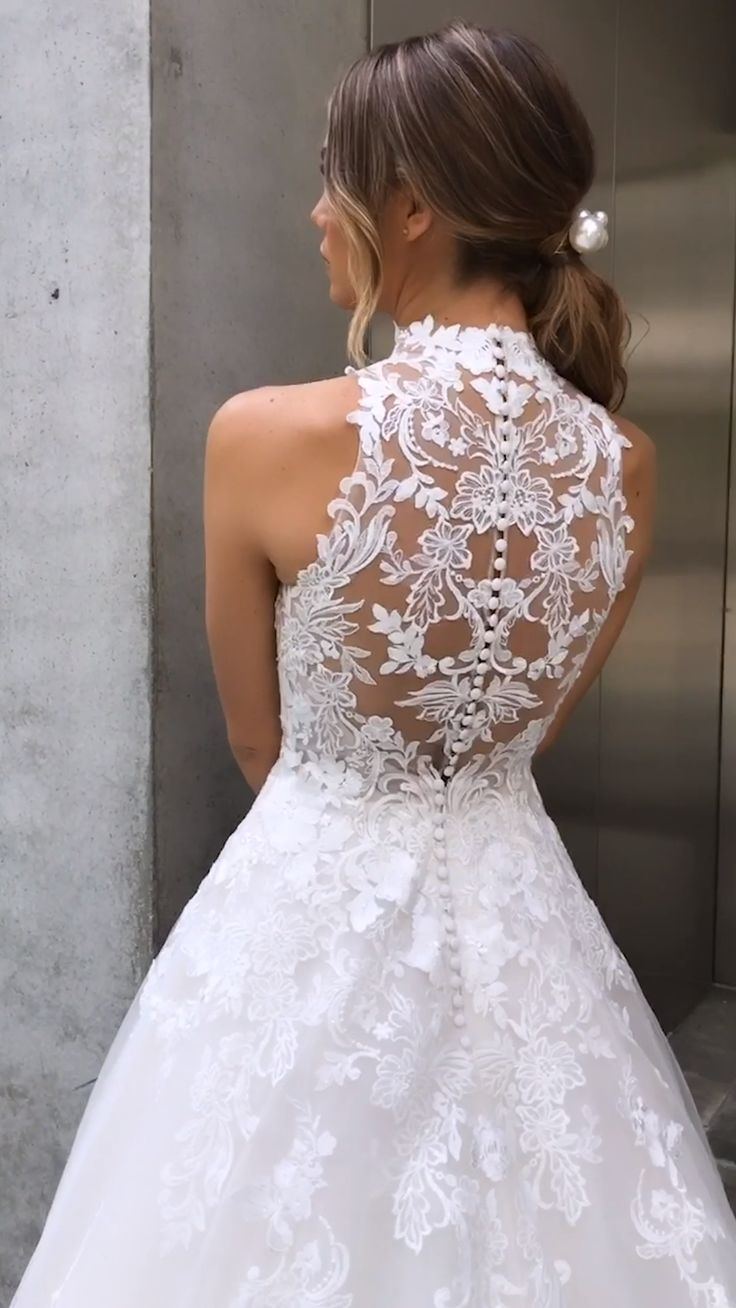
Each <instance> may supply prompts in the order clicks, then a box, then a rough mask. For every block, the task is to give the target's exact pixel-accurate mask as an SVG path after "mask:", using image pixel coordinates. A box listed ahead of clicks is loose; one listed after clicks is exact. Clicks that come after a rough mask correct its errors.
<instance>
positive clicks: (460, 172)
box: [324, 22, 629, 408]
mask: <svg viewBox="0 0 736 1308" xmlns="http://www.w3.org/2000/svg"><path fill="white" fill-rule="evenodd" d="M594 172H595V155H594V146H593V139H592V135H591V131H590V127H589V126H588V123H587V120H586V118H585V115H584V114H583V112H582V110H581V108H580V106H579V105H578V103H577V101H576V100H575V98H574V96H573V95H572V93H571V91H570V89H569V87H568V86H567V84H566V82H565V81H564V79H563V77H562V76H561V74H560V72H559V70H558V69H557V68H556V67H555V65H554V64H553V63H552V62H551V60H550V59H549V58H548V57H547V56H546V55H545V54H544V52H543V51H542V50H540V49H539V47H538V46H536V45H535V44H534V43H533V42H532V41H529V40H527V39H526V38H524V37H521V36H517V35H514V34H512V33H508V32H496V31H491V30H486V29H484V28H479V27H474V26H471V25H469V24H467V23H462V22H457V23H451V24H450V25H449V26H447V27H445V28H443V29H442V30H441V31H438V32H434V33H431V34H429V35H427V36H417V37H411V38H410V39H409V40H406V41H399V42H397V43H395V44H391V45H383V46H379V47H378V48H377V49H375V50H372V51H371V52H370V53H368V54H367V55H364V56H363V57H362V58H361V59H358V60H357V61H356V62H355V63H354V64H353V65H352V67H351V68H350V69H349V70H348V72H347V73H346V74H345V76H344V77H343V78H342V80H341V81H340V82H339V84H338V86H337V87H336V88H335V91H334V92H333V94H332V97H331V99H330V103H329V111H328V124H327V139H326V142H325V154H324V173H325V190H326V194H327V197H328V199H329V201H330V203H331V205H332V208H333V210H334V213H335V217H336V219H337V221H338V222H339V223H340V226H341V229H342V230H343V232H344V234H345V238H346V241H347V247H348V273H349V276H350V279H351V283H352V286H353V288H354V292H355V297H356V304H355V309H354V313H353V317H352V321H351V324H350V330H349V335H348V350H349V353H350V356H351V358H352V359H353V361H354V362H357V363H362V362H364V361H365V357H366V356H365V337H366V330H367V328H368V325H369V323H370V320H371V318H372V317H373V314H374V313H375V311H376V308H377V305H378V302H379V298H380V294H381V283H382V262H383V261H382V250H381V240H380V236H379V221H380V218H381V214H382V213H383V210H384V206H385V204H386V201H387V199H388V197H389V195H390V192H391V190H392V188H395V187H397V186H400V185H404V186H406V187H407V188H408V189H409V190H410V191H411V193H412V194H414V195H415V196H417V197H418V198H420V199H421V200H422V202H423V203H425V204H426V205H427V206H428V207H429V208H430V209H432V210H433V211H434V212H435V213H436V214H438V215H439V216H440V217H441V218H442V219H443V220H444V221H445V222H446V223H447V224H448V226H449V229H450V230H451V231H452V232H453V234H454V235H455V237H456V240H457V276H458V280H459V281H460V282H468V281H472V280H473V279H475V278H478V277H483V276H486V277H494V278H496V279H498V280H500V281H501V282H502V283H503V285H504V286H506V287H508V288H509V289H511V290H513V291H515V292H517V293H518V294H519V295H520V297H521V299H522V302H523V304H524V308H525V311H526V314H527V317H528V320H529V327H530V330H531V332H532V333H533V335H534V337H535V340H536V342H537V345H538V347H539V349H540V350H541V352H542V354H543V355H544V356H545V357H546V358H547V359H548V360H549V362H550V363H551V364H552V366H553V367H554V368H555V369H556V370H557V371H558V372H559V373H560V374H561V375H562V376H563V377H566V378H568V380H570V381H571V382H572V383H573V384H574V385H576V386H577V387H579V389H580V390H582V391H583V392H584V393H585V394H587V395H589V396H590V397H591V398H592V399H594V400H596V401H597V402H599V403H601V404H604V405H606V406H607V407H609V408H616V407H618V406H619V405H620V403H621V400H622V399H623V396H624V392H625V389H626V371H625V368H624V365H623V349H624V345H625V343H626V340H627V339H628V331H629V324H628V319H627V317H626V314H625V312H624V309H623V306H622V304H621V301H620V299H619V297H618V295H617V293H616V292H615V290H614V289H613V287H612V286H611V285H610V284H609V283H608V282H606V281H605V280H604V279H603V278H601V277H599V276H598V274H597V273H595V272H593V270H592V269H591V268H589V267H588V266H587V264H586V263H585V262H584V261H583V259H582V257H581V256H580V255H579V254H578V253H577V252H576V251H575V250H574V249H573V248H572V247H571V246H570V244H569V241H568V239H567V234H568V230H569V227H570V223H571V221H572V219H573V217H574V215H575V212H576V211H577V209H578V208H579V206H580V204H581V202H582V200H583V199H584V197H585V196H586V194H587V192H588V191H589V189H590V187H591V185H592V182H593V178H594Z"/></svg>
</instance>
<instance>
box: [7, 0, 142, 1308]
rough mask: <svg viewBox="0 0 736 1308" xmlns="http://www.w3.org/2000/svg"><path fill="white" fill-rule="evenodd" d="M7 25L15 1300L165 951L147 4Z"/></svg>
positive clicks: (65, 8) (60, 10)
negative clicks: (160, 910)
mask: <svg viewBox="0 0 736 1308" xmlns="http://www.w3.org/2000/svg"><path fill="white" fill-rule="evenodd" d="M0 27H1V31H2V38H1V39H0V156H1V157H2V160H3V164H2V174H3V177H2V191H1V193H0V285H1V286H2V292H1V294H2V304H3V323H2V336H1V338H0V415H1V417H0V442H1V445H0V448H1V455H0V459H1V466H2V475H1V476H0V537H1V539H0V721H1V722H2V737H1V739H0V752H1V755H2V761H1V764H0V982H1V985H2V1005H1V1007H0V1303H2V1304H6V1303H7V1302H8V1300H9V1297H10V1293H11V1292H12V1290H13V1289H14V1288H15V1285H16V1283H17V1280H18V1279H19V1277H20V1274H21V1271H22V1270H23V1267H24V1265H25V1262H26V1259H27V1257H28V1255H29V1254H30V1251H31V1248H32V1246H33V1244H34V1242H35V1239H36V1236H37V1233H38V1230H39V1227H40V1223H41V1221H42V1219H43V1217H44V1216H45V1212H46V1208H47V1205H48V1202H49V1200H50V1196H51V1193H52V1191H53V1189H54V1187H55V1184H56V1181H57V1179H58V1176H59V1175H60V1172H61V1169H62V1166H63V1163H64V1161H65V1158H66V1155H67V1151H68V1147H69V1145H70V1143H71V1140H72V1136H73V1132H74V1130H75V1129H76V1125H77V1122H78V1120H79V1117H80V1115H81V1112H82V1109H83V1106H84V1103H85V1101H86V1099H87V1095H88V1093H89V1083H90V1082H91V1081H92V1079H93V1078H94V1077H96V1075H97V1073H98V1071H99V1067H100V1063H101V1060H102V1059H103V1057H104V1054H105V1052H106V1050H107V1048H108V1046H109V1043H110V1041H111V1039H112V1036H113V1034H114V1031H115V1029H116V1027H117V1025H118V1024H119V1021H120V1019H121V1018H122V1016H123V1013H124V1011H125V1009H126V1008H127V1006H128V1004H129V1001H130V999H131V997H132V995H133V992H134V988H135V986H136V984H137V982H138V981H139V979H140V977H141V975H142V970H143V969H144V967H145V966H146V965H147V963H148V962H149V960H150V953H151V851H150V798H149V797H150V789H151V787H150V746H149V741H150V734H151V733H150V657H149V643H150V642H149V598H150V595H149V592H150V569H149V555H150V546H149V535H150V528H149V522H150V503H149V498H150V497H149V484H150V421H149V390H148V372H149V362H148V361H149V257H150V240H149V214H150V205H149V141H150V111H149V102H148V75H149V61H148V44H149V38H148V4H147V0H125V3H122V4H121V3H120V0H77V3H76V4H75V5H69V4H61V5H59V4H54V3H51V0H38V3H35V4H30V5H29V4H26V3H24V2H23V0H5V3H4V4H3V6H2V23H1V24H0ZM39 1308H40V1305H39Z"/></svg>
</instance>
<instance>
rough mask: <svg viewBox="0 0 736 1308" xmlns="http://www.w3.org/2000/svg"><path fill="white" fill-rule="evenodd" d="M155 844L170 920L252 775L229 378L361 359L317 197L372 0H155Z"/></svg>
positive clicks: (260, 377) (302, 372) (239, 807)
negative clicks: (229, 614) (215, 644)
mask: <svg viewBox="0 0 736 1308" xmlns="http://www.w3.org/2000/svg"><path fill="white" fill-rule="evenodd" d="M152 30H153V69H154V76H153V293H154V299H153V310H154V341H155V358H156V383H155V406H154V412H155V423H154V433H155V434H154V540H155V576H156V606H157V617H156V624H155V629H156V642H157V661H156V669H157V671H156V712H155V729H156V736H155V759H156V789H155V795H156V801H155V807H156V846H157V860H156V865H157V898H158V905H159V915H158V917H159V921H158V931H157V937H156V943H157V945H159V944H160V943H161V942H162V940H163V938H164V937H165V935H166V934H167V933H168V930H169V928H170V927H171V925H172V923H173V921H174V919H175V918H176V917H177V916H178V914H179V912H180V910H181V908H182V906H183V904H184V903H185V901H186V900H187V899H188V898H189V896H190V895H191V893H192V892H193V890H194V889H195V888H196V886H197V884H198V883H199V881H200V880H201V879H202V877H203V875H204V874H205V873H206V871H207V868H208V865H209V863H210V862H211V860H212V858H213V857H214V855H215V854H216V852H217V851H218V849H219V847H220V845H221V844H222V842H223V840H224V838H225V836H226V835H227V834H228V833H229V832H230V831H231V830H232V828H233V827H234V826H235V825H236V823H237V822H238V821H239V820H240V819H241V818H242V816H243V814H244V813H245V812H246V810H247V808H248V806H249V803H250V792H249V791H248V789H247V787H246V784H245V782H244V781H243V780H242V778H241V776H240V773H239V772H238V771H237V769H236V767H235V765H234V763H233V762H232V759H231V757H230V754H229V751H228V749H227V746H226V742H225V733H224V726H223V723H222V719H221V714H220V710H219V705H218V703H217V700H216V695H215V690H214V684H213V679H212V674H211V671H210V662H209V655H208V652H207V649H206V639H205V632H204V618H203V606H202V590H203V585H202V583H203V551H202V539H201V484H202V455H203V450H204V440H205V434H206V429H207V425H208V423H209V419H210V417H211V415H212V413H213V411H214V409H215V408H216V407H217V405H219V404H220V403H221V402H222V401H223V400H224V399H226V398H227V396H228V395H231V394H233V393H234V392H236V391H240V390H244V389H246V388H247V387H250V386H255V385H260V384H263V383H265V382H289V381H301V380H306V379H308V378H312V377H318V376H325V375H329V374H330V373H333V372H339V371H340V370H341V369H342V368H343V367H344V364H345V348H344V340H345V330H346V321H345V318H344V316H343V315H342V314H340V313H339V312H338V311H336V310H335V309H334V308H332V307H331V306H330V304H329V302H328V300H327V296H326V287H325V277H324V268H323V266H322V263H321V260H320V259H319V256H318V246H319V237H318V235H317V233H316V231H315V230H314V228H313V227H311V225H310V223H309V220H308V215H309V212H310V209H311V208H312V206H313V204H314V202H315V200H316V198H317V196H318V194H319V191H320V187H321V181H320V175H319V150H320V146H321V143H322V138H323V132H324V111H325V105H326V100H327V96H328V94H329V91H330V89H331V87H332V85H333V83H334V81H335V80H336V77H337V76H338V74H339V73H340V71H341V70H342V68H343V67H344V66H345V65H346V64H347V63H348V62H350V61H351V60H352V59H353V58H355V57H357V55H358V54H360V53H361V52H362V51H363V50H364V49H365V44H366V38H367V4H366V0H248V3H247V4H243V3H242V0H217V2H216V3H215V4H210V5H204V6H203V5H202V4H201V3H199V0H154V5H153V29H152Z"/></svg>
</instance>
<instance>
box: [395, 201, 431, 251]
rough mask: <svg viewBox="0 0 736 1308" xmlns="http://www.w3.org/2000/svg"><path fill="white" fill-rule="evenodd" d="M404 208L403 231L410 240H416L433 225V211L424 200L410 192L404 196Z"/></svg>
mask: <svg viewBox="0 0 736 1308" xmlns="http://www.w3.org/2000/svg"><path fill="white" fill-rule="evenodd" d="M404 210H405V211H404V216H403V223H402V232H403V234H404V236H405V237H406V239H407V240H408V241H416V240H417V239H418V237H420V236H424V233H425V232H427V231H429V229H430V227H431V226H432V218H433V215H432V211H431V209H429V208H428V206H427V205H426V204H424V202H423V201H422V200H420V199H418V197H417V196H415V195H412V194H410V193H406V195H405V197H404Z"/></svg>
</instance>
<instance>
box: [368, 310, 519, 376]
mask: <svg viewBox="0 0 736 1308" xmlns="http://www.w3.org/2000/svg"><path fill="white" fill-rule="evenodd" d="M394 331H395V336H394V353H395V354H396V353H399V354H411V355H417V354H422V353H429V354H432V353H435V352H441V353H449V354H452V355H462V356H463V359H464V360H466V361H469V360H471V359H474V360H475V361H476V362H477V364H478V366H479V369H480V368H483V367H485V366H486V363H487V358H488V356H489V351H490V350H491V349H492V346H493V343H494V341H496V342H497V341H499V340H500V342H501V343H502V344H503V345H504V346H505V347H506V348H507V349H508V350H509V351H510V353H511V354H512V355H513V356H514V357H515V358H517V359H523V358H526V360H528V361H529V362H530V363H531V362H532V361H534V362H536V363H541V362H542V356H541V355H540V353H539V350H538V348H537V345H536V342H535V340H534V337H533V336H532V334H531V332H529V331H521V330H519V329H518V328H516V327H509V326H508V325H507V324H505V323H496V322H490V323H488V324H487V325H486V326H485V327H474V326H472V327H471V326H468V325H466V324H465V323H438V322H437V321H436V320H435V318H434V317H433V316H432V314H427V316H426V317H425V318H422V319H417V320H416V321H415V322H410V323H407V324H406V325H405V326H399V324H398V323H394ZM471 366H472V365H471Z"/></svg>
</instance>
